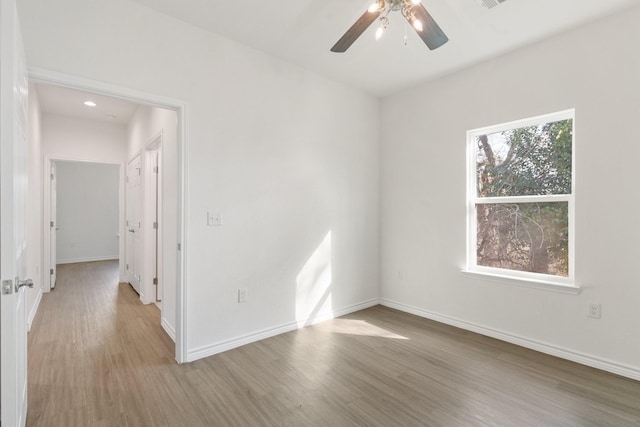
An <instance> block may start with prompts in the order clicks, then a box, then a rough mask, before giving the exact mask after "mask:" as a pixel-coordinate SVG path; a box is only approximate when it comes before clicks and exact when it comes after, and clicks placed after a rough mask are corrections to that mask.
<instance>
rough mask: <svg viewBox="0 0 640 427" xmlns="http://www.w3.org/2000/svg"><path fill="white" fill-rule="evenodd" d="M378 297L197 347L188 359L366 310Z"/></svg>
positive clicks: (191, 360) (220, 351) (210, 354)
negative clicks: (327, 312)
mask: <svg viewBox="0 0 640 427" xmlns="http://www.w3.org/2000/svg"><path fill="white" fill-rule="evenodd" d="M378 303H379V301H378V298H374V299H370V300H368V301H363V302H361V303H358V304H353V305H350V306H348V307H344V308H342V309H340V310H334V311H332V312H331V313H329V314H323V315H320V316H317V317H312V318H309V319H306V320H304V321H294V322H289V323H285V324H283V325H279V326H274V327H272V328H267V329H263V330H261V331H256V332H253V333H250V334H246V335H242V336H239V337H236V338H232V339H230V340H226V341H222V342H218V343H215V344H211V345H207V346H203V347H200V348H196V349H193V350H190V351H189V352H188V353H187V361H188V362H193V361H195V360H198V359H202V358H204V357H209V356H213V355H214V354H218V353H222V352H224V351H228V350H231V349H234V348H237V347H241V346H243V345H246V344H251V343H253V342H256V341H261V340H263V339H266V338H271V337H274V336H276V335H280V334H284V333H286V332H291V331H295V330H297V329H302V328H305V327H307V326H311V325H315V324H317V323H321V322H324V321H326V320H330V319H334V318H336V317H340V316H345V315H347V314H350V313H355V312H356V311H360V310H364V309H366V308H370V307H374V306H376V305H378Z"/></svg>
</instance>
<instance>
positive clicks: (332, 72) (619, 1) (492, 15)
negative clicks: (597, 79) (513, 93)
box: [132, 0, 640, 96]
mask: <svg viewBox="0 0 640 427" xmlns="http://www.w3.org/2000/svg"><path fill="white" fill-rule="evenodd" d="M132 1H134V2H137V3H140V4H143V5H146V6H148V7H150V8H153V9H155V10H157V11H160V12H163V13H166V14H169V15H172V16H174V17H176V18H179V19H181V20H183V21H185V22H188V23H191V24H193V25H196V26H198V27H201V28H204V29H207V30H209V31H211V32H214V33H217V34H220V35H223V36H225V37H227V38H230V39H232V40H235V41H238V42H241V43H243V44H246V45H248V46H251V47H254V48H256V49H259V50H261V51H264V52H267V53H270V54H272V55H274V56H276V57H279V58H282V59H285V60H287V61H289V62H291V63H294V64H298V65H300V66H302V67H304V68H306V69H309V70H312V71H315V72H317V73H319V74H322V75H325V76H328V77H331V78H334V79H336V80H338V81H342V82H344V83H347V84H349V85H352V86H354V87H357V88H360V89H362V90H364V91H366V92H368V93H371V94H373V95H376V96H384V95H388V94H391V93H394V92H396V91H399V90H402V89H406V88H410V87H411V86H412V85H414V84H416V83H419V82H423V81H426V80H429V79H433V78H435V77H439V76H442V75H445V74H448V73H451V72H453V71H455V70H458V69H461V68H464V67H467V66H469V65H470V64H473V63H476V62H479V61H482V60H484V59H487V58H490V57H492V56H496V55H498V54H500V53H503V52H506V51H509V50H513V49H516V48H518V47H520V46H522V45H525V44H528V43H532V42H534V41H537V40H540V39H543V38H546V37H549V36H551V35H553V34H556V33H558V32H561V31H564V30H567V29H569V28H572V27H575V26H578V25H580V24H583V23H586V22H589V21H593V20H595V19H598V18H599V17H602V16H605V15H608V14H612V13H614V12H616V11H619V10H622V9H623V8H625V7H630V6H632V5H638V4H640V0H506V1H505V2H504V3H502V4H500V5H499V6H497V7H495V8H493V9H490V10H489V9H486V8H485V7H483V6H482V5H481V1H480V0H423V1H422V2H423V4H424V6H425V7H426V8H427V10H428V11H429V12H430V13H431V15H432V16H433V17H434V19H435V20H436V21H437V22H438V24H439V25H440V27H441V28H442V29H443V31H444V32H445V33H446V34H447V36H448V37H449V40H450V41H449V43H447V44H445V45H444V46H443V47H441V48H439V49H437V50H435V51H430V50H429V49H427V48H426V46H425V45H424V44H423V43H422V41H421V40H420V39H419V38H418V36H417V34H415V33H412V34H409V44H408V45H407V46H404V45H403V42H402V39H403V34H404V22H403V19H402V17H401V15H400V14H399V13H398V12H396V13H394V14H393V15H391V16H390V20H391V25H390V28H389V29H388V30H389V31H388V32H387V34H385V36H384V37H383V38H382V39H381V40H379V41H377V42H376V41H375V40H374V33H375V28H376V23H374V24H373V25H372V26H371V27H369V29H368V30H367V31H366V32H365V33H364V34H363V35H362V36H361V37H360V39H358V40H357V41H356V42H355V43H354V44H353V46H351V48H350V49H349V50H348V51H347V52H346V53H343V54H337V53H331V52H330V51H329V49H330V48H331V46H333V44H334V43H335V42H336V41H337V40H338V39H339V38H340V37H341V36H342V35H343V34H344V33H345V31H346V30H347V29H348V28H349V27H350V26H351V25H352V24H353V23H354V22H355V20H356V19H357V18H358V17H360V16H361V15H362V14H363V13H364V11H365V10H366V9H367V7H368V6H369V4H370V3H373V0H277V1H266V0H243V1H235V0H234V1H208V0H132ZM603 36H605V35H603Z"/></svg>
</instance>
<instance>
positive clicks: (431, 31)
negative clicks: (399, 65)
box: [331, 0, 449, 53]
mask: <svg viewBox="0 0 640 427" xmlns="http://www.w3.org/2000/svg"><path fill="white" fill-rule="evenodd" d="M420 1H421V0H376V2H375V3H374V4H372V5H371V6H369V9H368V10H367V11H366V12H365V13H364V15H362V16H361V17H360V18H359V19H358V20H357V21H356V22H355V24H353V25H352V26H351V28H349V29H348V30H347V32H346V33H345V34H344V35H343V36H342V37H341V38H340V40H338V42H337V43H336V44H335V45H333V47H332V48H331V52H339V53H342V52H345V51H346V50H347V49H349V47H350V46H351V45H352V44H353V42H355V41H356V40H357V39H358V37H360V35H362V33H364V31H365V30H366V29H367V28H369V26H370V25H371V24H373V22H374V21H375V20H377V19H378V18H379V20H380V28H378V32H377V33H376V38H380V36H381V35H382V33H383V32H384V29H385V28H387V27H388V26H389V18H388V17H387V15H389V12H397V11H400V12H401V13H402V16H404V18H405V19H406V20H407V22H408V23H409V24H411V26H412V27H413V29H414V30H415V31H416V33H418V35H419V36H420V38H421V39H422V41H424V43H425V44H426V45H427V46H428V47H429V49H431V50H433V49H437V48H439V47H440V46H442V45H443V44H445V43H446V42H447V41H449V38H447V36H446V35H445V33H444V32H443V31H442V30H441V29H440V27H439V26H438V24H437V23H436V21H434V20H433V18H432V17H431V15H429V12H427V9H425V8H424V6H423V5H422V4H421V3H420ZM405 43H406V39H405Z"/></svg>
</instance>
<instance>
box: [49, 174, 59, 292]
mask: <svg viewBox="0 0 640 427" xmlns="http://www.w3.org/2000/svg"><path fill="white" fill-rule="evenodd" d="M56 172H57V171H56V164H55V163H54V162H51V200H50V204H51V210H50V218H51V222H49V234H50V236H51V237H50V239H49V245H50V249H49V254H50V258H51V261H50V262H49V265H50V266H51V267H50V268H51V270H49V277H50V280H51V282H50V283H51V289H53V288H55V287H56V276H57V268H56V263H57V261H58V255H57V254H56V245H57V239H58V217H57V209H58V205H57V203H58V202H57V200H58V196H57V190H58V181H57V178H56Z"/></svg>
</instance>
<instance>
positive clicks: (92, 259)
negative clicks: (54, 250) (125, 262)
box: [56, 254, 119, 264]
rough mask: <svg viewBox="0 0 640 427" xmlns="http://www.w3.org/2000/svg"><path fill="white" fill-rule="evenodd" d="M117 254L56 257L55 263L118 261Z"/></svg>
mask: <svg viewBox="0 0 640 427" xmlns="http://www.w3.org/2000/svg"><path fill="white" fill-rule="evenodd" d="M118 257H119V255H117V254H116V255H107V256H94V257H87V258H67V259H58V260H57V261H56V264H75V263H77V262H96V261H118V260H119V258H118Z"/></svg>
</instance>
